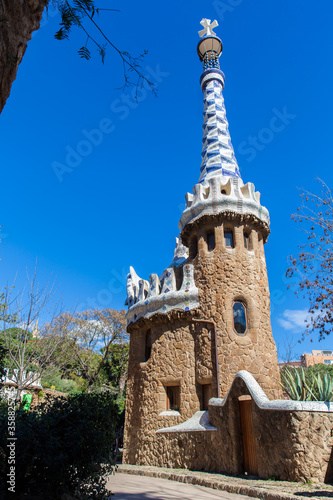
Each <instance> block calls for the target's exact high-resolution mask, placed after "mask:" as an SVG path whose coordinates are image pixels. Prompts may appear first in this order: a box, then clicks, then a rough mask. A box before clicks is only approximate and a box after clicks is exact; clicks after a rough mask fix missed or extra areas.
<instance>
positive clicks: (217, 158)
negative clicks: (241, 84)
mask: <svg viewBox="0 0 333 500" xmlns="http://www.w3.org/2000/svg"><path fill="white" fill-rule="evenodd" d="M200 24H202V25H203V26H204V29H203V30H201V31H199V35H200V36H201V37H202V38H201V40H200V42H199V44H198V54H199V57H200V60H201V61H202V62H203V69H204V71H203V74H202V75H201V78H200V83H201V89H202V91H203V93H204V113H203V114H204V120H203V138H202V153H201V158H202V162H201V168H200V179H199V182H202V181H204V180H205V179H206V178H207V177H211V176H213V175H216V174H219V175H221V174H222V176H228V177H240V172H239V167H238V164H237V160H236V158H235V152H234V148H233V146H232V143H231V138H230V134H229V126H228V120H227V116H226V110H225V106H224V99H223V94H222V91H223V87H224V74H223V73H222V71H221V70H220V64H219V57H220V55H221V54H222V50H223V45H222V41H221V40H220V38H218V37H217V36H216V35H215V33H214V32H213V29H214V28H215V27H216V26H218V23H217V21H213V22H212V23H211V21H210V19H203V20H202V21H201V23H200Z"/></svg>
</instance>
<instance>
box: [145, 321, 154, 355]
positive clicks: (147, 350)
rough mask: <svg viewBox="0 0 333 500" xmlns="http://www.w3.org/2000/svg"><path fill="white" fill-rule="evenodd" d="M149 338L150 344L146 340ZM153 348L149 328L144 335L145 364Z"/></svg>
mask: <svg viewBox="0 0 333 500" xmlns="http://www.w3.org/2000/svg"><path fill="white" fill-rule="evenodd" d="M149 338H150V342H149V343H148V340H147V339H149ZM152 347H153V341H152V334H151V328H149V329H148V330H147V331H146V333H145V363H147V361H148V360H149V359H150V356H151V351H152Z"/></svg>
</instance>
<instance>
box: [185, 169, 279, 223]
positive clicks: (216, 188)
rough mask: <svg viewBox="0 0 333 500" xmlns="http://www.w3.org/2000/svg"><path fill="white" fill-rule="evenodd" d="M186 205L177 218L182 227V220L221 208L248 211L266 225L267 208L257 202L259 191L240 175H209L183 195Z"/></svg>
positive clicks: (213, 212)
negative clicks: (190, 191) (245, 181)
mask: <svg viewBox="0 0 333 500" xmlns="http://www.w3.org/2000/svg"><path fill="white" fill-rule="evenodd" d="M185 199H186V207H185V210H184V212H183V214H182V216H181V219H180V221H179V229H180V231H182V230H183V229H184V227H185V225H186V224H188V223H192V222H194V221H195V220H197V219H198V218H200V217H202V216H204V215H214V214H219V213H223V212H235V213H237V214H250V215H254V216H255V217H257V218H258V219H259V220H261V221H262V222H264V223H265V224H267V225H269V222H270V221H269V212H268V210H267V208H265V207H263V206H262V205H261V204H260V193H259V192H258V191H255V187H254V184H252V182H248V183H247V184H244V183H243V181H242V179H241V178H240V177H223V176H220V175H219V176H212V177H208V178H206V179H205V181H204V182H203V183H198V184H196V185H195V186H194V187H193V194H191V193H187V194H186V195H185Z"/></svg>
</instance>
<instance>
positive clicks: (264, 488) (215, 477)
mask: <svg viewBox="0 0 333 500" xmlns="http://www.w3.org/2000/svg"><path fill="white" fill-rule="evenodd" d="M122 476H124V478H123V477H122ZM131 476H132V477H131ZM125 478H126V479H125ZM157 479H158V480H163V483H160V482H156V481H157ZM141 480H144V482H143V483H141ZM142 484H143V489H140V488H141V485H142ZM159 485H161V486H159ZM162 485H163V486H162ZM184 486H185V490H184V491H183V489H182V488H183V487H184ZM188 487H191V488H192V487H193V488H194V490H193V489H192V490H188V489H187V488H188ZM109 488H110V489H111V490H114V492H116V493H118V494H117V496H115V497H114V498H115V500H124V499H129V500H136V499H140V500H148V499H161V500H164V499H168V500H169V499H172V500H173V499H179V500H183V499H185V500H187V499H191V500H201V499H206V498H207V499H208V498H211V499H218V498H224V499H227V498H228V499H229V498H230V495H229V496H227V493H232V494H233V495H232V497H231V499H234V500H235V499H243V500H245V499H247V498H249V497H252V498H259V499H261V500H305V499H306V500H309V499H322V500H323V499H325V498H330V499H331V500H332V498H333V486H332V485H329V484H319V483H310V484H307V483H306V484H304V483H303V484H302V483H293V482H288V481H275V480H264V479H258V478H256V477H249V476H242V477H235V476H227V475H224V474H216V473H209V472H201V471H190V470H187V469H168V468H165V467H151V466H140V465H127V464H122V465H119V467H118V472H117V474H116V475H115V476H111V477H110V479H109ZM187 491H189V493H188V495H189V496H186V495H187V493H186V492H187ZM199 492H200V495H199ZM166 495H169V496H166ZM203 495H206V496H203ZM207 495H210V496H207Z"/></svg>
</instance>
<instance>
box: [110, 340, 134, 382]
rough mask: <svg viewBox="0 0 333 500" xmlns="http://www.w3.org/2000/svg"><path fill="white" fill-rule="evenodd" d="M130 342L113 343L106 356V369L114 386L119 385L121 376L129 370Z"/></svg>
mask: <svg viewBox="0 0 333 500" xmlns="http://www.w3.org/2000/svg"><path fill="white" fill-rule="evenodd" d="M128 356H129V343H121V344H112V345H110V347H109V352H108V355H107V356H106V358H105V366H104V371H105V373H106V374H107V377H108V379H109V381H110V382H111V384H112V385H113V387H118V386H119V382H120V379H121V377H122V376H123V374H124V372H126V371H127V367H128Z"/></svg>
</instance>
